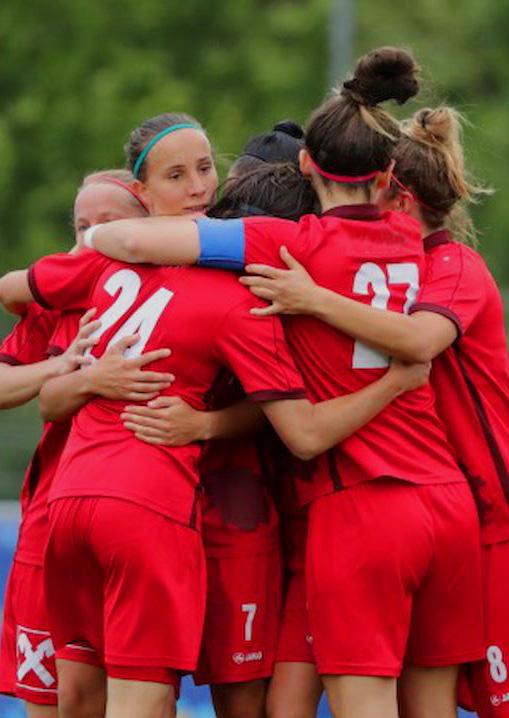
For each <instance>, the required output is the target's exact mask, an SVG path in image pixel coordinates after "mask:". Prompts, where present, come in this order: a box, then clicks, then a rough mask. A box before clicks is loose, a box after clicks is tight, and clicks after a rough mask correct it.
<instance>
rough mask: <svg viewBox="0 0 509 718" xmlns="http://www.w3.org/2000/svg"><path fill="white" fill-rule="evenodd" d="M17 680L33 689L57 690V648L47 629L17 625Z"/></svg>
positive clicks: (20, 684)
mask: <svg viewBox="0 0 509 718" xmlns="http://www.w3.org/2000/svg"><path fill="white" fill-rule="evenodd" d="M16 650H17V664H18V667H17V672H16V676H17V681H18V685H19V686H23V687H26V688H29V689H31V690H43V691H44V690H50V691H52V692H53V691H55V690H56V680H57V679H56V675H55V663H54V655H55V649H54V647H53V642H52V640H51V636H50V634H49V633H48V632H47V631H36V630H34V629H30V628H26V627H25V626H18V627H17V640H16Z"/></svg>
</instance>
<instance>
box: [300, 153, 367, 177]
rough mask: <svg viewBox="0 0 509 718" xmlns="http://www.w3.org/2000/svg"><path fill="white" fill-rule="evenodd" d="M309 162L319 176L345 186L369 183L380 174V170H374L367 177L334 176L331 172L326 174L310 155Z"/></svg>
mask: <svg viewBox="0 0 509 718" xmlns="http://www.w3.org/2000/svg"><path fill="white" fill-rule="evenodd" d="M308 157H309V161H310V162H311V165H312V167H314V169H315V170H316V171H317V172H318V174H319V175H321V176H322V177H326V178H327V179H329V180H332V181H333V182H343V183H344V184H356V183H357V182H367V181H368V180H372V179H374V178H375V177H376V176H377V174H378V173H379V172H380V170H374V171H373V172H370V173H369V174H367V175H358V176H351V175H333V174H332V173H331V172H326V171H325V170H323V169H322V168H321V167H319V166H318V165H317V164H316V162H314V161H313V158H312V157H311V155H309V154H308Z"/></svg>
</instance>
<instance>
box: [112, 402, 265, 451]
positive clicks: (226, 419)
mask: <svg viewBox="0 0 509 718" xmlns="http://www.w3.org/2000/svg"><path fill="white" fill-rule="evenodd" d="M120 418H121V419H122V421H123V422H124V426H125V427H126V429H129V430H130V431H133V432H134V435H135V436H136V438H138V439H141V440H142V441H145V442H147V444H157V445H164V446H184V445H186V444H190V443H191V442H193V441H208V440H209V439H238V438H240V437H243V436H247V435H248V434H252V433H256V432H257V431H259V430H260V429H262V428H263V426H264V424H265V418H264V415H263V411H262V410H261V409H260V407H259V406H257V405H256V404H253V403H251V402H250V401H247V400H246V401H240V402H238V403H237V404H233V405H232V406H228V407H227V408H226V409H220V410H218V411H197V410H196V409H193V408H192V407H191V406H189V404H186V402H185V401H183V400H182V399H180V397H178V396H160V397H159V398H158V399H154V400H153V401H150V402H149V403H148V404H147V405H146V406H142V405H141V406H140V405H139V404H138V405H135V406H126V408H125V411H124V413H123V414H122V415H121V417H120Z"/></svg>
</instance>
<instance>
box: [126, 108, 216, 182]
mask: <svg viewBox="0 0 509 718" xmlns="http://www.w3.org/2000/svg"><path fill="white" fill-rule="evenodd" d="M187 123H191V124H193V125H196V126H197V127H198V128H199V129H201V130H202V131H203V132H205V130H203V128H202V126H201V125H200V123H199V122H198V121H197V120H195V119H194V117H191V115H187V114H185V113H184V112H166V113H164V114H162V115H157V116H156V117H150V118H149V119H148V120H145V121H144V122H142V123H141V125H139V126H138V127H136V128H135V129H134V130H133V131H132V132H131V135H130V137H129V141H128V142H127V144H126V145H124V152H125V156H126V164H127V168H128V169H129V170H130V171H131V172H133V171H134V165H135V164H136V160H137V159H138V157H139V156H140V154H141V153H142V151H143V150H144V149H145V147H146V146H147V145H148V143H149V142H150V140H151V139H152V138H153V137H155V136H156V135H157V134H159V132H162V131H163V130H165V129H167V128H168V127H173V126H174V125H181V124H187ZM138 179H140V180H141V181H142V182H144V181H145V179H146V162H144V163H143V164H142V166H141V167H140V171H139V173H138Z"/></svg>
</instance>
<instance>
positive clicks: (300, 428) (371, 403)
mask: <svg viewBox="0 0 509 718" xmlns="http://www.w3.org/2000/svg"><path fill="white" fill-rule="evenodd" d="M430 368H431V365H430V364H429V363H428V364H411V365H408V366H405V365H404V364H400V363H398V362H396V363H393V364H392V365H391V367H390V368H389V370H388V371H387V373H386V374H384V376H383V377H382V378H381V379H379V380H378V381H375V382H373V383H372V384H369V385H368V386H366V387H364V389H361V390H360V391H357V392H355V393H353V394H349V395H347V396H340V397H337V398H336V399H330V400H329V401H323V402H320V403H318V404H311V403H310V402H309V401H307V400H305V399H302V400H283V401H273V402H266V403H264V404H262V405H261V406H262V409H263V411H264V412H265V415H266V416H267V419H268V420H269V421H270V423H271V424H272V425H273V427H274V429H275V430H276V431H277V433H278V434H279V436H280V437H281V439H282V441H283V442H284V443H285V444H286V446H287V447H288V448H289V450H290V451H291V452H292V454H295V456H297V457H298V458H299V459H303V460H305V461H307V460H309V459H312V458H314V457H315V456H317V455H318V454H321V453H322V452H323V451H326V450H327V449H330V448H331V447H332V446H335V445H336V444H339V443H340V442H341V441H344V440H345V439H346V438H347V437H349V436H351V434H353V433H355V432H356V431H357V430H358V429H360V428H361V427H362V426H364V425H365V424H367V423H368V422H369V421H371V419H373V418H374V417H375V416H376V415H377V414H379V413H380V412H381V411H382V410H383V409H385V407H386V406H387V405H388V404H390V402H391V401H393V399H395V398H396V397H397V396H399V395H400V394H402V393H403V392H405V391H410V390H411V389H417V388H418V387H420V386H422V385H423V384H425V383H426V381H427V379H428V376H429V372H430Z"/></svg>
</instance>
